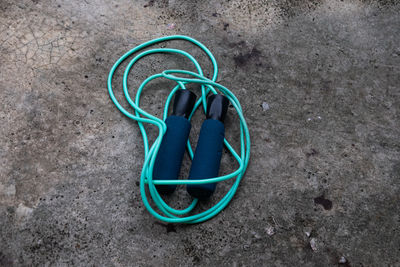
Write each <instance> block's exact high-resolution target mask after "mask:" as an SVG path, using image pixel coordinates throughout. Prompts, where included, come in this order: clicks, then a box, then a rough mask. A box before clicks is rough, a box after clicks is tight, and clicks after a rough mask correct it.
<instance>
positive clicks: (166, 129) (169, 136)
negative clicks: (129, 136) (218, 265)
mask: <svg viewBox="0 0 400 267" xmlns="http://www.w3.org/2000/svg"><path fill="white" fill-rule="evenodd" d="M170 40H183V41H188V42H190V43H192V44H194V45H196V46H197V47H199V48H200V49H202V50H203V51H204V52H205V53H206V54H207V56H208V58H209V59H210V60H211V62H212V65H213V74H212V78H211V79H209V78H207V77H205V76H204V74H203V70H202V68H201V67H200V65H199V63H198V62H197V61H196V59H195V58H194V57H193V56H192V55H190V54H189V53H187V52H185V51H183V50H179V49H174V48H155V49H148V50H144V51H142V52H141V53H139V54H137V55H136V56H135V57H133V59H131V60H130V62H129V64H128V65H127V67H126V69H125V72H124V76H123V81H122V87H123V92H124V95H125V98H126V100H127V101H128V103H129V104H130V106H131V107H132V108H133V109H134V111H135V112H134V114H132V113H130V112H128V111H127V110H126V109H125V108H123V107H122V106H121V105H120V103H119V102H118V101H117V99H116V98H115V95H114V92H113V87H112V80H113V75H114V72H115V71H116V69H117V68H118V67H119V65H120V64H121V63H122V62H123V61H124V60H126V59H128V58H129V57H130V56H131V55H133V54H135V53H137V52H139V51H141V50H143V49H145V48H147V47H149V46H152V45H154V44H158V43H161V42H165V41H170ZM156 53H169V54H171V53H174V54H179V55H183V56H185V57H186V58H188V59H189V60H190V61H191V62H192V63H193V64H194V66H195V68H196V70H197V73H196V72H192V71H188V70H173V69H172V70H165V71H163V72H161V73H158V74H155V75H152V76H150V77H148V78H147V79H145V80H144V81H143V82H142V84H141V85H140V86H139V88H138V89H137V90H136V97H135V99H134V100H133V99H132V98H131V96H130V94H129V89H128V75H129V73H130V71H131V69H132V67H133V65H134V64H135V63H136V62H137V61H138V60H140V59H141V58H143V57H145V56H148V55H151V54H156ZM177 75H185V76H187V77H190V78H184V77H178V76H177ZM217 75H218V66H217V62H216V60H215V58H214V56H213V54H212V53H211V52H210V50H208V49H207V47H205V46H204V45H203V44H202V43H200V42H199V41H197V40H195V39H193V38H191V37H188V36H182V35H174V36H166V37H162V38H157V39H153V40H151V41H148V42H145V43H143V44H141V45H139V46H137V47H135V48H133V49H132V50H130V51H128V52H127V53H125V54H124V55H123V56H122V57H121V58H119V59H118V60H117V62H115V64H114V65H113V66H112V68H111V70H110V73H109V75H108V81H107V86H108V92H109V94H110V97H111V100H112V101H113V102H114V104H115V106H116V107H117V108H118V109H119V110H120V111H121V112H122V113H123V114H124V115H125V116H127V117H128V118H130V119H133V120H135V121H137V123H138V125H139V129H140V131H141V133H142V137H143V143H144V164H143V168H142V172H141V176H140V193H141V196H142V200H143V203H144V206H145V207H146V209H147V210H148V211H149V212H150V213H151V214H152V215H153V216H154V217H156V218H157V219H159V220H161V221H165V222H169V223H200V222H204V221H206V220H209V219H211V218H213V217H214V216H216V215H217V214H218V213H219V212H220V211H221V210H222V209H224V208H225V207H226V206H227V205H228V204H229V202H230V201H231V199H232V198H233V196H234V195H235V192H236V190H237V189H238V186H239V183H240V181H241V179H242V178H243V175H244V174H245V171H246V168H247V165H248V163H249V158H250V135H249V129H248V127H247V124H246V120H245V118H244V116H243V111H242V107H241V105H240V103H239V101H238V99H237V98H236V96H235V95H234V94H233V93H232V92H231V91H229V90H228V89H227V88H226V87H224V86H222V85H220V84H218V83H216V80H217ZM157 78H165V79H168V80H172V81H175V82H176V83H177V85H176V86H175V87H174V88H173V89H172V90H171V92H170V93H169V95H168V97H167V99H166V102H165V106H164V112H163V119H162V120H161V119H159V118H157V117H155V116H153V115H151V114H149V113H147V112H146V111H144V110H143V109H142V108H140V105H139V104H140V95H141V93H142V91H143V89H144V87H145V86H146V85H147V84H148V83H149V82H150V81H152V80H154V79H157ZM190 83H195V84H200V85H201V97H200V98H199V99H198V100H197V101H196V100H195V99H196V97H195V95H194V94H193V93H192V92H190V91H189V90H187V89H186V84H190ZM174 96H175V100H174V104H173V107H174V112H173V114H172V115H171V116H168V110H169V107H170V104H171V102H172V99H173V97H174ZM228 101H229V102H230V104H232V105H233V107H234V108H235V110H236V112H237V114H238V117H239V122H240V144H241V147H240V153H239V154H238V153H237V152H236V151H235V150H234V149H233V148H232V146H231V145H230V144H229V142H228V141H227V140H226V139H225V138H224V126H223V118H224V116H225V113H226V110H227V104H228V103H229V102H228ZM200 106H202V107H203V110H204V113H205V114H207V115H206V116H207V119H206V120H205V121H204V123H203V126H202V129H201V131H200V138H199V141H198V144H197V148H196V150H195V152H193V149H192V147H191V144H190V142H189V140H188V139H187V137H188V135H189V131H190V120H191V118H192V116H193V114H194V113H195V111H196V110H197V109H198V108H199V107H200ZM143 123H150V124H153V125H155V126H157V127H158V130H159V134H158V137H157V138H156V140H155V141H154V143H153V144H149V141H148V138H147V133H146V130H145V128H144V126H143ZM203 128H204V129H203ZM202 136H203V137H202ZM185 138H186V139H185ZM178 139H179V140H178ZM218 140H221V141H218ZM219 143H221V144H219ZM171 144H172V145H171ZM182 144H183V145H182ZM222 144H224V145H225V147H226V148H227V149H228V151H229V152H230V153H231V154H232V155H233V157H234V158H235V159H236V161H237V162H238V164H239V168H238V169H237V170H235V171H234V172H232V173H230V174H227V175H223V176H218V169H219V163H220V159H221V151H222ZM185 146H186V147H187V151H188V153H189V156H190V158H191V159H192V168H191V171H190V175H189V179H178V177H177V175H178V173H179V168H180V164H181V161H182V155H181V154H182V153H184V150H185ZM174 153H175V154H177V156H176V159H175V158H174V155H173V154H174ZM207 153H208V155H207ZM159 154H160V155H159ZM161 154H162V155H161ZM171 160H172V161H171ZM168 162H171V163H170V164H169V165H168ZM178 164H179V167H177V166H178ZM204 164H205V165H204ZM207 164H209V165H210V166H211V167H207ZM194 165H196V166H194ZM171 173H173V174H174V175H172V174H171ZM210 173H214V174H216V175H213V176H211V175H212V174H210ZM168 175H169V176H168ZM202 175H203V177H202ZM172 176H176V177H172ZM228 179H235V182H234V183H233V185H232V187H231V188H230V190H229V191H228V192H227V193H226V195H225V196H223V197H222V199H221V200H220V201H219V202H218V203H217V204H215V205H214V206H212V207H211V208H209V209H208V210H205V211H202V212H200V213H198V214H194V215H193V214H192V212H191V211H192V210H193V209H194V207H195V206H196V204H197V203H198V202H199V201H201V200H202V199H204V198H207V197H209V196H210V195H211V194H212V192H213V190H214V189H215V185H216V183H217V182H221V181H225V180H228ZM176 185H187V188H188V192H189V194H190V195H192V196H193V201H192V203H191V204H190V205H189V206H188V207H187V208H185V209H183V210H177V209H174V208H172V207H171V206H169V205H168V204H167V203H165V201H164V200H163V199H162V197H161V195H162V194H164V193H166V194H168V193H172V192H173V190H174V189H175V187H176ZM146 186H148V193H149V194H150V196H151V199H152V202H153V204H154V205H155V206H156V207H157V209H158V210H157V209H154V208H153V207H152V205H150V202H149V198H148V196H147V195H146ZM160 194H161V195H160ZM199 199H200V200H199Z"/></svg>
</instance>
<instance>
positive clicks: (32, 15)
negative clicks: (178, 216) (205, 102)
mask: <svg viewBox="0 0 400 267" xmlns="http://www.w3.org/2000/svg"><path fill="white" fill-rule="evenodd" d="M172 25H173V26H172ZM170 34H185V35H189V36H192V37H194V38H196V39H198V40H199V41H201V42H203V43H204V44H205V45H206V46H208V47H209V48H210V49H211V51H213V53H214V54H215V56H216V58H217V60H218V62H219V66H220V76H219V82H220V83H222V84H224V85H225V86H227V87H228V88H231V90H232V91H233V92H234V93H235V94H236V95H237V96H238V98H239V100H240V101H241V103H242V106H243V107H244V113H245V117H246V118H247V121H248V124H249V126H250V133H251V137H252V154H251V162H250V165H249V168H248V171H247V173H246V176H245V178H244V180H243V182H242V183H241V185H240V188H239V190H238V193H237V195H236V196H235V198H234V200H233V201H232V203H231V204H230V205H229V206H228V207H227V208H226V209H225V210H223V211H222V212H221V213H220V214H219V215H218V216H217V217H216V218H214V219H213V220H211V221H208V222H206V223H203V224H199V225H192V226H187V225H176V226H174V225H166V224H163V223H160V222H157V221H156V220H155V219H154V218H153V217H151V216H150V215H149V213H148V212H147V211H146V210H145V209H144V207H143V205H142V202H141V200H140V194H139V188H138V179H139V172H140V169H141V165H142V162H143V152H142V151H143V145H142V141H141V137H140V133H139V130H138V127H137V125H136V124H135V123H134V122H132V121H130V120H128V119H127V118H125V117H124V116H123V115H122V114H120V113H119V111H118V110H117V109H116V108H115V107H114V106H113V104H112V103H111V101H110V99H109V97H108V93H107V91H106V79H107V74H108V71H109V69H110V67H111V66H112V64H113V63H114V62H115V61H116V60H117V59H118V58H119V57H120V56H121V55H122V54H123V53H124V52H125V51H127V50H128V49H130V48H132V47H134V46H136V45H138V44H140V43H142V42H143V41H147V40H149V39H152V38H155V37H160V36H164V35H170ZM399 44H400V5H399V4H398V3H397V1H395V0H393V1H390V0H389V1H385V0H380V1H373V0H369V1H357V0H342V1H336V0H334V1H326V0H325V1H303V0H302V1H280V0H273V1H262V0H254V1H249V0H231V1H194V0H193V1H192V0H191V1H177V0H169V1H168V0H162V1H154V0H152V1H133V0H131V1H128V0H123V1H104V0H85V1H50V0H32V1H31V0H23V1H11V0H3V1H1V2H0V52H1V53H0V63H1V64H0V100H1V103H2V105H1V109H0V124H1V125H2V127H1V128H0V266H42V265H44V266H65V265H77V266H88V265H90V266H191V265H200V266H205V265H211V266H219V265H222V266H259V265H263V266H331V265H338V264H341V265H344V266H346V265H347V266H399V265H400V261H399V259H400V237H399V236H400V217H399V216H400V208H399V202H400V201H399V200H400V199H399V193H400V192H399V189H400V185H399V179H400V127H399V126H400V123H399V122H400V121H399V110H400V88H399V84H400V46H399ZM168 45H169V46H172V47H179V48H184V49H187V50H188V51H189V52H191V53H193V54H194V55H195V56H196V57H199V58H200V63H201V64H202V65H204V66H205V69H207V68H208V69H207V70H208V72H209V71H210V68H209V67H210V65H209V63H208V62H207V61H206V59H205V58H204V55H202V53H201V52H200V51H198V50H196V49H194V48H193V47H191V46H189V45H187V44H185V43H180V42H171V43H170V44H168ZM168 68H187V69H192V66H191V65H190V64H188V62H186V61H185V60H184V59H182V58H180V57H176V56H171V55H164V56H161V55H157V56H154V57H152V58H146V59H144V60H143V61H142V62H140V63H139V64H138V66H137V68H136V69H135V70H134V71H133V72H132V74H131V78H130V85H131V87H132V90H133V91H134V89H133V88H135V86H137V85H138V84H139V82H140V81H141V80H143V79H144V78H145V77H147V76H148V75H150V74H151V73H156V72H159V71H161V70H163V69H168ZM121 75H122V72H121V70H120V71H119V73H118V74H117V79H116V81H115V86H116V88H119V87H118V86H120V79H121ZM172 85H173V84H171V83H169V82H165V81H158V82H154V83H153V84H151V86H149V88H148V89H146V94H145V95H144V98H143V107H145V108H146V109H147V110H149V111H151V112H152V113H153V114H157V115H158V116H160V115H161V107H162V106H163V102H164V101H165V97H166V95H167V92H168V90H169V89H170V88H172V87H171V86H172ZM194 89H195V90H196V88H194ZM118 96H119V97H121V94H119V95H118ZM146 105H148V106H146ZM265 107H268V108H265ZM228 116H229V117H228V122H227V128H228V130H227V131H228V132H227V136H228V137H229V138H230V139H231V140H233V143H235V141H236V145H237V134H238V128H237V125H236V124H235V118H236V117H235V115H234V113H233V111H232V112H230V113H229V115H228ZM201 117H202V116H201V114H199V115H198V116H197V117H195V119H197V123H195V125H194V126H193V131H192V133H191V138H192V139H193V140H195V137H196V133H197V132H198V130H199V122H200V120H201ZM155 136H156V133H155V132H154V131H153V133H152V138H154V137H155ZM233 162H234V161H233V159H232V158H231V157H230V156H229V155H228V154H226V155H224V156H223V159H222V164H223V166H222V170H221V172H222V173H226V172H229V171H230V170H232V169H233V168H234V167H235V166H234V164H233ZM188 166H189V162H188V160H187V159H185V163H184V168H183V170H182V173H183V175H184V174H185V173H187V170H188ZM228 187H229V182H228V183H221V184H220V185H218V189H217V190H218V191H217V192H216V194H215V195H214V197H213V199H212V201H211V203H205V204H203V205H202V207H200V208H205V207H207V205H210V204H212V202H215V201H217V200H218V198H219V197H221V196H222V194H223V193H224V192H225V191H226V190H227V189H228ZM168 201H170V202H171V203H175V205H176V207H184V206H185V205H187V203H188V202H189V197H188V196H187V195H186V194H185V190H184V189H183V188H181V189H180V190H179V191H178V192H177V194H175V196H173V197H171V198H169V199H168Z"/></svg>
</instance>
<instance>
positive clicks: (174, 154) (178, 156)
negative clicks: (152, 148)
mask: <svg viewBox="0 0 400 267" xmlns="http://www.w3.org/2000/svg"><path fill="white" fill-rule="evenodd" d="M165 123H166V124H167V131H166V132H165V134H164V136H163V139H162V142H161V146H160V149H159V150H158V154H157V157H156V160H155V162H154V168H153V180H176V179H178V176H179V171H180V169H181V164H182V160H183V155H184V153H185V146H186V142H187V140H188V137H189V132H190V128H191V124H190V122H189V121H188V120H187V119H186V118H185V117H182V116H174V115H172V116H169V117H168V118H167V119H166V120H165ZM156 188H157V191H158V192H159V193H161V194H171V193H172V192H174V191H175V188H176V185H156Z"/></svg>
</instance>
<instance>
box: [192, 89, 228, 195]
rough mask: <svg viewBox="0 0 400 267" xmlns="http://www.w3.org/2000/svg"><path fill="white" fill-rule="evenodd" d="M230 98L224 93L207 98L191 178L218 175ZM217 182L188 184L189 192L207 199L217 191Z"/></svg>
mask: <svg viewBox="0 0 400 267" xmlns="http://www.w3.org/2000/svg"><path fill="white" fill-rule="evenodd" d="M228 105H229V100H228V99H227V98H226V97H225V96H223V95H219V94H218V95H211V96H210V97H209V98H208V99H207V112H206V118H207V119H206V120H205V121H204V123H203V125H202V126H201V130H200V135H199V139H198V142H197V147H196V151H195V154H194V157H193V161H192V166H191V168H190V173H189V179H190V180H197V179H206V178H215V177H218V173H219V167H220V164H221V157H222V149H223V145H224V136H225V126H224V124H223V121H224V119H225V116H226V113H227V110H228ZM216 186H217V183H208V184H199V185H190V184H188V185H187V187H186V188H187V191H188V193H189V194H190V195H191V196H193V197H195V198H198V199H207V198H209V197H210V196H211V195H212V194H213V193H214V191H215V188H216Z"/></svg>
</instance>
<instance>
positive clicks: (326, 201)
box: [314, 195, 333, 210]
mask: <svg viewBox="0 0 400 267" xmlns="http://www.w3.org/2000/svg"><path fill="white" fill-rule="evenodd" d="M314 203H315V204H318V205H322V207H324V209H325V210H330V209H332V206H333V204H332V201H331V200H329V199H327V198H325V197H324V195H321V196H319V197H316V198H314Z"/></svg>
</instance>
